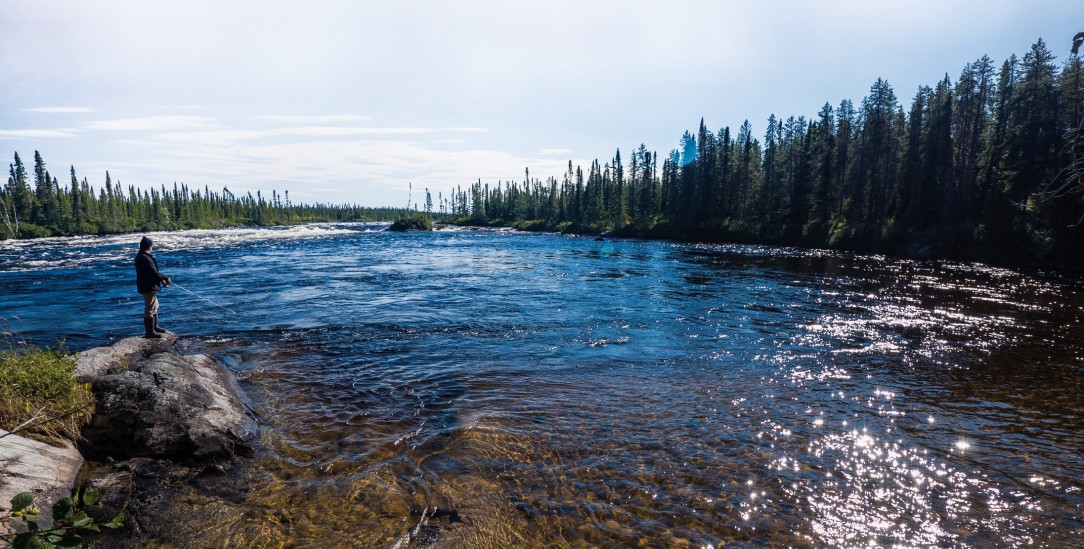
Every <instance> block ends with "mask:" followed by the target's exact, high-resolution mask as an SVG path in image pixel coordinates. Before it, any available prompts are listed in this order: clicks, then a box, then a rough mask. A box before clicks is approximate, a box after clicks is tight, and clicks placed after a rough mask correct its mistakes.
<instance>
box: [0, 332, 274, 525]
mask: <svg viewBox="0 0 1084 549" xmlns="http://www.w3.org/2000/svg"><path fill="white" fill-rule="evenodd" d="M163 336H164V337H163V338H161V339H145V338H142V337H132V338H126V339H122V340H120V341H117V342H116V343H114V344H113V345H109V346H105V347H97V348H93V349H89V350H87V351H83V352H81V353H78V354H77V355H75V361H76V368H75V376H76V378H77V379H78V380H79V381H80V382H83V383H87V384H89V385H90V386H91V388H92V390H93V393H94V396H95V400H96V404H95V409H94V413H93V414H92V416H91V418H90V422H89V423H88V424H87V425H85V426H84V427H83V429H82V432H81V439H80V440H79V441H78V444H77V445H76V444H73V443H71V442H67V443H63V444H61V445H60V446H59V447H57V446H52V445H48V444H44V443H42V442H38V441H33V440H30V439H26V438H24V437H21V436H19V435H9V436H6V437H4V438H3V439H0V460H2V461H3V462H4V464H5V467H4V471H3V474H0V512H2V510H3V509H6V507H7V504H8V503H9V502H10V500H11V498H12V497H13V496H14V495H15V494H18V493H21V492H30V493H32V494H33V495H34V497H35V503H36V505H37V507H38V508H39V509H41V510H42V511H43V517H42V518H43V520H42V521H41V524H43V525H46V524H51V520H50V518H49V517H48V511H49V507H50V506H51V504H52V503H53V502H55V501H57V500H59V499H60V498H62V497H65V496H67V495H70V494H71V491H72V490H73V489H74V487H75V486H76V484H87V485H90V486H93V487H95V488H98V489H99V490H100V491H101V493H102V496H103V497H102V503H103V506H102V507H101V508H99V509H94V510H92V512H91V516H92V517H94V518H96V519H98V520H101V521H108V520H109V517H112V516H114V515H116V514H117V513H118V512H122V511H123V512H125V513H126V514H127V515H128V520H127V521H126V522H125V527H124V528H123V529H122V530H121V531H119V532H114V533H109V534H102V535H103V536H110V537H111V538H118V539H121V538H123V539H128V538H132V537H135V538H139V539H142V538H145V537H147V532H148V531H152V532H153V528H149V527H148V525H149V524H152V523H154V522H157V521H158V519H157V518H156V517H157V516H158V515H161V514H162V513H163V512H164V510H163V507H162V505H161V503H162V502H161V500H162V499H163V498H161V488H163V487H164V486H166V485H168V480H167V479H172V480H174V481H183V480H184V479H188V478H192V477H193V476H195V475H200V474H206V473H207V472H208V471H210V472H215V471H221V470H222V469H223V467H224V466H225V464H228V463H229V462H230V461H231V460H232V459H233V458H235V457H237V456H239V455H243V454H245V453H247V452H248V451H249V450H250V448H251V446H250V445H251V444H252V443H253V442H254V441H255V439H256V434H257V425H256V421H255V414H254V412H253V411H252V408H251V406H249V405H248V401H247V398H246V397H245V395H244V394H243V393H242V391H241V389H240V387H239V386H238V384H237V381H236V379H235V378H234V377H233V375H232V374H231V373H230V372H229V371H228V370H227V369H226V368H225V367H224V366H223V365H222V364H220V363H219V362H218V361H217V360H215V359H214V358H212V357H210V356H208V355H203V354H192V355H189V354H184V353H183V349H182V347H181V346H178V345H177V343H178V341H179V340H178V337H177V336H176V335H175V334H173V333H170V332H167V333H165V334H163ZM149 502H153V503H154V505H150V504H148V503H149ZM114 541H115V542H116V543H114ZM126 543H128V542H127V541H117V540H113V541H111V542H110V545H120V546H123V545H125V544H126ZM141 545H144V543H143V542H142V541H140V542H138V543H134V545H133V546H141Z"/></svg>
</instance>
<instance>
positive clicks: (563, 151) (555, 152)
mask: <svg viewBox="0 0 1084 549" xmlns="http://www.w3.org/2000/svg"><path fill="white" fill-rule="evenodd" d="M570 152H572V149H542V150H540V151H538V154H540V155H542V156H556V155H559V154H568V153H570Z"/></svg>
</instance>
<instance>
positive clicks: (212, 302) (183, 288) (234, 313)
mask: <svg viewBox="0 0 1084 549" xmlns="http://www.w3.org/2000/svg"><path fill="white" fill-rule="evenodd" d="M170 286H176V287H178V288H180V289H182V290H184V291H186V292H188V293H190V294H192V295H194V296H196V297H198V298H200V299H202V300H204V301H206V302H207V303H210V304H211V305H214V306H215V307H220V308H222V309H225V310H227V311H229V312H231V313H233V315H234V316H241V315H239V314H238V313H237V311H234V310H233V309H231V308H229V307H226V306H225V305H221V304H219V303H216V302H215V301H213V300H210V299H207V298H206V297H203V296H201V295H199V294H197V293H196V292H193V291H192V290H189V289H188V288H185V287H184V286H181V285H180V284H177V283H176V282H172V283H170Z"/></svg>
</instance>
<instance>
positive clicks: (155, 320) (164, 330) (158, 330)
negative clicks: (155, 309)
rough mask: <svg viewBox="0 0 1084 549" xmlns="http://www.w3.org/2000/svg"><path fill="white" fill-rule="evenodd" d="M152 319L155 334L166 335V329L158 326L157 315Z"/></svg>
mask: <svg viewBox="0 0 1084 549" xmlns="http://www.w3.org/2000/svg"><path fill="white" fill-rule="evenodd" d="M153 318H154V324H153V325H154V331H156V332H158V333H160V334H164V333H166V329H165V328H163V327H161V326H159V325H158V315H154V317H153Z"/></svg>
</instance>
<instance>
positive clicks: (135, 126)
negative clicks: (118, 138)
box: [87, 116, 218, 131]
mask: <svg viewBox="0 0 1084 549" xmlns="http://www.w3.org/2000/svg"><path fill="white" fill-rule="evenodd" d="M216 127H218V126H217V125H216V124H215V123H214V119H212V118H208V117H206V116H144V117H138V118H118V119H114V120H98V121H95V122H91V123H90V124H87V129H91V130H111V131H168V130H199V129H212V128H216Z"/></svg>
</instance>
